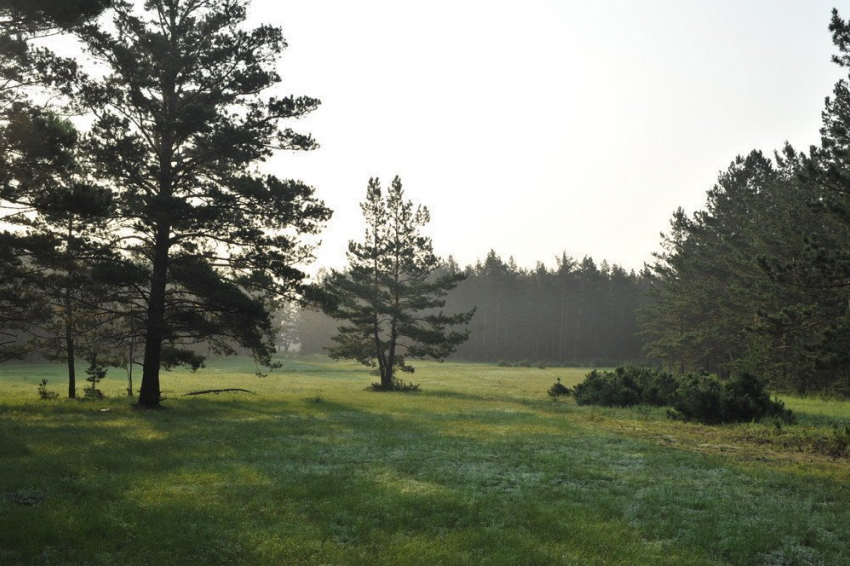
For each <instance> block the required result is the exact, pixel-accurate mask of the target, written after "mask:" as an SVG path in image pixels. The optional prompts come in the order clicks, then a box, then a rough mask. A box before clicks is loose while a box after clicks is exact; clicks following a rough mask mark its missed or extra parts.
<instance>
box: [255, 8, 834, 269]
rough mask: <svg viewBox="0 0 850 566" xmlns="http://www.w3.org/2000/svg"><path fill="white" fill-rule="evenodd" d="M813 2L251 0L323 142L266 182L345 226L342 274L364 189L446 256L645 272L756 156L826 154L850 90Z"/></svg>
mask: <svg viewBox="0 0 850 566" xmlns="http://www.w3.org/2000/svg"><path fill="white" fill-rule="evenodd" d="M833 6H836V7H838V8H839V10H840V11H841V10H842V9H843V13H844V14H845V15H846V16H850V2H843V3H842V2H835V1H832V2H822V1H819V0H806V1H805V2H802V1H780V0H748V1H746V2H742V1H740V0H735V1H732V0H714V1H711V2H708V1H699V0H621V1H615V0H607V1H593V2H591V1H590V0H587V1H584V2H573V1H567V0H522V1H513V0H510V1H509V0H499V1H495V0H489V1H479V0H450V1H445V0H427V1H425V0H406V1H404V2H399V1H398V0H388V1H385V0H359V1H358V2H350V1H344V0H339V1H336V0H310V1H307V0H253V2H252V6H251V10H250V18H251V22H252V23H259V22H263V23H270V24H274V25H279V26H281V27H282V28H283V30H284V35H285V37H286V38H287V41H288V43H289V48H288V49H287V51H286V52H285V55H284V57H283V58H282V60H281V62H280V73H281V75H282V76H283V79H284V81H283V89H284V90H285V91H286V92H290V93H293V94H296V95H309V96H313V97H317V98H319V99H321V101H322V105H321V107H320V108H319V110H317V111H316V112H315V113H313V114H312V115H310V116H309V117H306V118H303V119H302V120H301V121H300V122H299V123H297V124H294V126H296V127H297V129H300V130H302V131H305V132H310V133H312V134H313V136H314V137H315V138H316V139H317V141H318V142H319V143H320V144H321V148H320V149H318V150H316V151H313V152H305V153H298V154H293V153H286V154H281V155H279V156H277V157H275V158H274V159H272V160H271V161H270V162H269V163H268V164H267V166H266V167H267V169H268V170H270V171H274V172H275V173H277V174H279V175H281V176H284V177H292V178H299V179H302V180H305V181H307V182H309V183H310V184H312V185H313V186H315V187H316V190H317V193H318V195H319V196H320V197H321V198H322V199H324V200H325V202H326V203H327V204H328V205H329V206H330V207H331V208H332V209H333V210H334V211H335V212H334V217H333V219H332V220H331V222H330V223H329V225H328V227H327V229H326V230H325V232H324V233H323V235H322V239H323V244H322V246H321V248H320V249H319V251H318V258H317V263H316V267H319V266H323V267H341V266H343V265H344V264H345V249H346V245H347V242H348V240H350V239H357V238H360V237H361V234H362V231H363V228H364V226H363V223H362V220H361V218H360V210H359V208H358V203H359V202H360V201H361V200H363V198H364V196H365V193H366V184H367V181H368V179H369V178H370V177H373V176H377V177H380V179H381V180H382V181H383V183H384V185H385V186H386V185H388V184H389V182H390V181H391V180H392V178H393V177H394V176H395V175H399V176H400V177H401V179H402V181H403V184H404V187H405V191H406V193H407V195H408V197H409V198H410V199H412V200H413V201H414V202H417V203H421V204H424V205H426V206H428V208H429V209H430V211H431V217H432V221H431V224H430V225H429V227H428V229H427V232H428V233H429V235H431V236H432V237H433V240H434V246H435V249H436V251H437V252H438V253H439V254H441V255H444V256H445V255H449V254H451V255H453V256H454V257H455V258H456V259H457V260H458V261H459V262H460V263H461V264H468V263H473V262H475V260H476V259H477V258H483V257H484V256H485V255H486V254H487V252H488V250H490V249H494V250H496V251H497V252H498V253H499V254H500V255H502V256H503V257H505V258H507V257H508V256H513V257H514V258H515V260H516V261H517V263H518V264H519V265H521V266H527V267H532V266H533V265H534V264H535V262H537V261H543V262H545V263H547V264H550V265H551V264H554V257H555V256H556V255H560V253H561V252H562V251H566V252H567V253H568V254H570V255H572V256H574V257H578V258H581V257H583V256H584V255H591V256H592V257H593V258H594V259H596V260H597V261H601V260H602V259H607V260H608V261H609V262H610V263H618V264H621V265H623V266H625V267H627V268H629V269H640V268H641V266H642V265H643V263H644V262H645V261H649V260H650V259H651V253H652V252H653V251H655V250H657V249H658V242H659V234H660V232H662V231H664V230H666V229H667V226H668V223H669V219H670V217H671V215H672V213H673V212H674V211H675V210H676V208H677V207H679V206H681V207H683V208H685V209H686V210H687V211H693V210H695V209H697V208H699V207H701V206H702V205H703V203H704V201H705V192H706V191H707V190H708V189H710V188H711V187H712V185H713V183H714V182H715V180H716V178H717V174H718V172H719V171H721V170H723V169H725V168H726V167H727V166H728V165H729V163H730V162H731V161H732V160H733V159H734V158H735V156H736V155H739V154H746V153H748V152H749V151H751V150H752V149H761V150H762V151H765V152H768V153H769V154H772V152H773V150H774V149H777V148H780V147H781V146H782V145H783V144H784V143H785V141H786V140H787V141H789V142H791V143H792V144H793V145H794V146H795V147H797V148H798V149H807V148H808V146H809V145H810V144H813V143H817V141H818V128H819V126H820V112H821V110H822V108H823V101H824V98H825V97H826V96H827V95H829V93H830V92H831V90H832V86H833V84H834V83H835V82H836V80H838V79H839V78H841V76H842V73H841V70H840V69H839V68H838V67H837V66H836V65H834V64H832V63H830V56H831V54H832V53H833V47H832V43H831V38H830V34H829V31H828V29H827V27H828V24H829V19H830V10H831V8H832V7H833Z"/></svg>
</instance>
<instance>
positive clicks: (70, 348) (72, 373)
mask: <svg viewBox="0 0 850 566" xmlns="http://www.w3.org/2000/svg"><path fill="white" fill-rule="evenodd" d="M70 294H71V292H70V290H69V291H68V292H67V294H66V296H65V307H66V308H70V302H71V301H70ZM65 349H66V351H67V352H68V398H69V399H74V398H76V397H77V373H76V368H75V367H74V331H73V328H72V325H71V320H70V319H66V320H65Z"/></svg>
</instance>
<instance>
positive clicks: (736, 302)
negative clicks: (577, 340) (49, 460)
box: [640, 10, 850, 394]
mask: <svg viewBox="0 0 850 566" xmlns="http://www.w3.org/2000/svg"><path fill="white" fill-rule="evenodd" d="M829 29H830V31H831V32H832V40H833V43H834V44H835V47H836V49H837V51H838V53H837V54H836V55H835V56H834V57H833V61H834V62H835V63H836V64H838V65H839V66H840V67H841V68H842V69H848V68H850V25H848V22H846V21H844V20H843V19H842V18H841V17H840V16H839V14H838V12H837V11H836V10H833V13H832V20H831V23H830V26H829ZM822 120H823V122H822V124H823V125H822V128H821V131H820V133H821V141H820V143H819V144H818V145H816V146H812V147H811V148H809V150H808V152H801V151H798V150H796V149H795V148H793V147H792V146H791V145H786V146H785V147H784V148H783V149H782V150H781V151H777V152H776V153H775V155H774V156H773V158H772V159H771V158H770V157H768V156H766V155H764V154H762V153H761V152H760V151H753V152H751V153H750V154H749V155H746V156H741V157H738V158H736V159H735V160H734V161H733V162H732V163H731V165H730V166H729V168H728V169H727V170H726V171H724V172H722V173H721V174H720V176H719V178H718V181H717V184H716V186H715V187H714V188H713V189H712V190H710V191H709V192H708V197H707V202H706V206H705V208H704V209H703V210H700V211H697V212H696V213H694V214H693V215H687V214H686V213H685V212H684V211H682V210H679V211H677V212H676V213H675V214H674V216H673V219H672V220H671V226H670V230H669V232H667V234H666V235H665V236H664V239H663V242H662V250H661V251H660V252H658V253H657V254H656V255H655V261H654V263H653V265H651V266H650V277H649V289H648V298H649V302H648V304H647V305H646V306H645V307H644V308H643V309H642V311H641V313H640V331H641V335H642V337H643V338H644V339H645V340H646V342H647V352H648V354H649V355H650V356H651V357H653V358H655V359H657V360H659V361H661V362H663V363H664V364H665V365H666V366H667V367H668V368H670V369H672V370H674V371H676V372H678V373H685V372H689V371H694V370H697V369H704V370H707V371H710V372H717V373H719V374H720V375H729V374H732V373H740V372H751V373H754V374H756V375H760V376H763V377H764V378H766V379H768V380H770V381H771V382H773V383H774V384H775V385H777V386H779V387H783V388H788V389H794V390H796V391H799V392H808V391H833V392H840V393H844V394H848V393H850V347H848V345H850V85H848V82H847V79H841V80H840V81H839V82H838V83H837V84H836V85H835V88H834V90H833V94H832V96H831V97H829V98H827V99H826V103H825V107H824V110H823V112H822Z"/></svg>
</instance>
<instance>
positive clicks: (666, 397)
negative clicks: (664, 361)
mask: <svg viewBox="0 0 850 566" xmlns="http://www.w3.org/2000/svg"><path fill="white" fill-rule="evenodd" d="M677 387H678V382H677V381H676V379H675V378H674V377H673V376H672V375H671V374H669V373H664V372H661V371H658V370H657V369H654V368H648V367H639V366H628V367H619V368H617V369H616V370H614V371H613V372H610V371H603V372H599V371H598V370H593V371H592V372H590V373H589V374H587V377H585V380H584V381H583V382H582V383H579V384H578V385H576V386H575V391H574V394H575V397H576V402H577V403H578V404H579V405H603V406H606V407H631V406H633V405H653V406H661V405H668V404H670V402H671V401H672V398H673V395H674V393H675V391H676V389H677Z"/></svg>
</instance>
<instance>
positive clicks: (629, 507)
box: [0, 358, 850, 565]
mask: <svg viewBox="0 0 850 566" xmlns="http://www.w3.org/2000/svg"><path fill="white" fill-rule="evenodd" d="M80 369H81V372H80V373H81V375H82V368H80ZM254 371H255V368H254V367H253V365H252V364H251V363H250V360H247V359H245V358H232V359H226V360H216V361H214V362H212V363H211V364H210V367H208V368H206V369H204V370H201V371H199V372H197V373H196V374H192V373H191V372H186V371H178V372H173V373H167V374H165V375H164V379H163V388H164V390H165V394H166V396H167V397H168V400H167V401H166V406H167V407H168V408H167V409H166V410H163V411H144V410H137V409H135V408H133V407H132V406H131V404H130V400H128V399H127V397H126V396H125V397H121V395H122V393H123V389H124V388H125V387H126V384H125V379H124V377H123V375H122V374H121V372H120V371H116V370H114V369H113V370H110V374H109V377H107V379H106V380H105V381H104V382H102V383H101V389H103V390H104V392H105V393H106V394H107V395H109V396H110V397H109V398H108V399H106V400H104V401H98V402H88V401H72V400H67V399H59V400H56V401H40V400H38V399H37V395H36V388H37V384H38V382H39V381H40V380H41V379H42V378H45V377H46V378H47V379H49V380H50V383H49V387H50V388H52V389H54V390H57V391H59V392H63V391H64V384H63V382H62V377H61V376H62V368H61V367H59V366H50V365H36V366H33V365H25V364H18V365H8V364H7V365H3V366H0V563H18V562H23V563H38V564H65V563H101V562H102V563H116V564H132V563H140V564H149V563H181V564H182V563H226V562H229V563H270V564H271V563H274V564H300V563H306V564H370V565H374V564H437V563H443V564H724V563H729V564H809V563H811V564H846V563H850V555H848V550H847V549H848V548H850V531H848V529H847V528H846V525H847V524H850V489H848V487H850V474H848V473H847V469H848V467H850V460H847V459H837V460H836V459H831V458H829V457H827V456H825V455H823V454H818V453H814V452H807V451H800V450H798V449H796V448H793V447H788V446H785V445H783V444H781V442H779V440H781V439H782V435H787V434H798V433H797V432H793V430H803V431H808V433H807V434H809V433H810V434H815V433H816V432H818V431H820V432H829V431H831V430H832V425H833V424H840V423H844V422H850V404H848V403H846V402H840V401H828V402H823V401H817V400H809V399H798V398H793V397H788V398H786V401H787V402H788V404H789V405H790V406H791V407H792V408H794V409H795V410H796V411H797V412H798V418H799V420H800V424H799V425H795V427H786V428H785V429H784V430H775V429H774V428H772V427H773V425H771V424H746V425H734V426H722V427H706V426H702V425H695V424H690V423H681V422H677V421H671V420H669V419H667V418H666V416H665V413H664V410H663V409H647V408H634V409H629V410H618V409H603V408H598V407H577V406H576V405H575V404H574V403H573V402H572V401H571V400H567V401H559V402H557V403H554V402H552V401H551V400H549V399H548V397H547V396H546V389H547V388H548V387H549V386H550V385H551V384H552V383H553V382H554V381H555V379H556V378H558V377H560V378H561V380H562V382H564V383H565V384H567V385H573V384H574V383H577V382H578V381H580V380H581V379H582V378H583V376H584V373H585V370H578V369H557V368H551V369H546V370H539V369H536V368H527V369H524V368H500V367H495V366H485V365H475V364H448V363H447V364H420V365H419V366H418V369H417V372H416V374H414V375H413V376H411V377H412V379H413V380H414V381H415V382H418V383H420V384H421V386H422V389H423V391H422V393H419V394H388V393H371V392H367V391H365V390H364V389H365V387H366V386H367V385H368V384H369V383H370V382H371V381H374V380H375V379H376V378H374V377H373V376H371V375H369V372H368V370H366V369H365V368H362V367H360V366H357V365H354V364H348V363H331V362H328V361H327V360H323V359H307V360H287V361H286V362H285V364H284V367H283V368H282V370H280V371H277V372H275V373H272V374H270V375H269V376H268V377H265V378H260V377H257V376H255V375H254V374H253V373H254ZM137 380H138V378H137ZM81 381H82V380H81ZM225 387H241V388H246V389H250V390H252V391H254V392H256V394H257V395H247V394H222V395H218V396H215V395H206V396H201V397H185V396H183V394H184V393H187V392H189V391H193V390H199V389H208V388H225ZM103 409H108V410H106V411H104V410H103ZM792 429H793V430H792ZM766 440H767V441H769V442H766Z"/></svg>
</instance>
